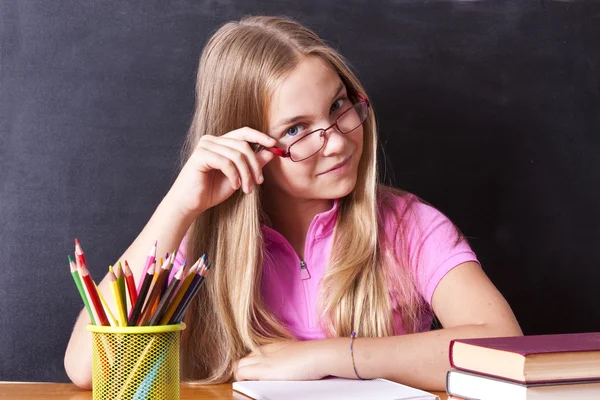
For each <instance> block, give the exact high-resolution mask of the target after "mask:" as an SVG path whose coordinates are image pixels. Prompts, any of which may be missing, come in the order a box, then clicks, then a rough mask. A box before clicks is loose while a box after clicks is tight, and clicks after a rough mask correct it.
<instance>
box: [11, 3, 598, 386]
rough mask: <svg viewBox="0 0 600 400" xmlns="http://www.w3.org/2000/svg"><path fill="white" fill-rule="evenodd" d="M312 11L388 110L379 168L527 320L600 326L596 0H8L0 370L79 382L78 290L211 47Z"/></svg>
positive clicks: (151, 166) (128, 212)
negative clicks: (71, 270)
mask: <svg viewBox="0 0 600 400" xmlns="http://www.w3.org/2000/svg"><path fill="white" fill-rule="evenodd" d="M247 14H270V15H286V16H289V17H293V18H296V19H297V20H299V21H300V22H303V23H305V24H306V25H308V26H309V27H311V28H312V29H314V30H315V31H316V32H317V33H319V34H320V35H321V36H322V37H323V38H324V39H326V40H327V41H328V42H330V43H331V44H332V45H333V46H335V47H336V48H338V49H339V50H341V52H342V53H343V54H344V55H345V56H346V57H347V58H348V59H349V60H350V62H351V63H352V65H353V66H354V67H355V69H356V70H357V71H358V74H359V76H360V77H361V79H362V81H363V83H364V85H365V86H366V88H367V90H368V94H369V96H370V98H371V99H372V102H373V104H374V108H375V110H376V112H377V117H378V122H379V127H380V131H381V139H382V143H383V146H382V147H383V150H384V153H385V155H386V158H387V163H386V166H387V168H386V171H387V173H386V174H385V180H386V182H389V183H392V184H394V185H396V186H398V187H401V188H404V189H406V190H408V191H411V192H413V193H416V194H418V195H419V196H421V197H423V198H424V199H425V200H427V201H428V202H430V203H431V204H433V205H434V206H436V207H437V208H438V209H440V210H441V211H443V212H444V213H445V214H446V215H448V216H449V217H450V218H451V219H452V220H453V221H454V222H455V223H456V224H457V225H458V226H459V227H460V228H461V230H462V231H463V232H464V234H465V235H466V236H467V237H468V238H469V240H470V242H471V245H472V247H473V248H474V250H475V251H476V253H477V255H478V256H479V258H480V260H481V261H482V263H483V266H484V269H485V270H486V272H487V273H488V275H489V276H490V277H491V278H492V280H493V281H494V283H495V284H496V285H497V286H498V287H499V288H500V290H501V291H502V293H503V294H504V295H505V297H506V298H507V299H508V301H509V303H510V304H511V306H512V307H513V309H514V311H515V313H516V315H517V318H518V319H519V321H520V323H521V325H522V327H523V329H524V331H525V333H527V334H538V333H558V332H582V331H600V301H599V300H598V296H597V293H598V289H597V288H598V284H599V283H600V190H599V189H598V183H599V182H600V157H597V156H596V152H597V151H598V149H600V2H592V1H588V2H585V1H527V0H513V1H356V0H343V1H341V0H333V1H280V2H265V1H258V0H252V1H244V2H241V1H240V2H234V1H225V0H223V1H216V0H215V1H192V0H180V1H172V2H163V1H156V0H154V1H126V2H119V1H94V2H79V1H32V0H26V1H1V2H0V135H1V136H0V256H1V260H2V262H1V263H2V265H3V267H2V276H1V277H0V331H1V332H0V333H1V337H2V340H1V341H0V354H1V355H2V357H0V380H20V381H66V380H67V377H66V374H65V373H64V370H63V355H64V349H65V347H66V344H67V341H68V338H69V335H70V330H71V328H72V325H73V323H74V320H75V317H76V315H77V313H78V311H79V309H80V299H79V298H78V293H77V291H76V290H75V288H74V285H73V283H72V281H71V277H70V276H69V275H68V266H67V261H66V260H67V254H69V253H70V252H71V251H72V248H73V238H74V237H78V238H79V240H80V241H81V242H82V244H83V245H84V248H85V250H86V255H87V258H88V261H89V264H90V268H91V271H92V274H96V275H97V276H99V274H100V273H101V272H103V271H105V269H106V267H107V265H108V263H110V262H111V261H112V260H114V259H115V258H117V257H118V256H119V255H120V254H121V253H122V252H123V251H124V250H125V249H126V248H127V246H128V245H129V244H130V243H131V242H132V241H133V239H134V238H135V236H136V235H137V233H138V232H139V231H140V230H141V229H142V227H143V226H144V224H145V222H146V221H147V220H148V218H149V216H150V215H151V213H152V212H153V210H154V208H155V207H156V205H157V204H158V203H159V201H160V200H161V198H162V196H163V195H164V194H165V193H166V191H167V189H168V187H169V186H170V184H171V183H172V181H173V179H174V176H175V174H176V172H177V170H176V165H177V158H178V154H179V148H180V146H181V144H182V142H183V138H184V136H185V133H186V130H187V128H188V125H189V123H190V119H191V113H192V109H193V101H194V97H193V96H194V93H193V88H194V78H195V72H196V68H197V62H198V57H199V54H200V52H201V50H202V48H203V45H204V43H205V42H206V40H207V39H208V37H209V36H210V34H211V33H212V32H213V31H214V30H215V29H216V28H217V27H218V26H219V25H220V24H222V23H223V22H225V21H228V20H231V19H237V18H240V17H242V16H244V15H247Z"/></svg>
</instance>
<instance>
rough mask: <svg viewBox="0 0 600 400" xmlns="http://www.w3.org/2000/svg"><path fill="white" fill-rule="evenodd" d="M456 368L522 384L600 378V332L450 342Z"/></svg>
mask: <svg viewBox="0 0 600 400" xmlns="http://www.w3.org/2000/svg"><path fill="white" fill-rule="evenodd" d="M449 354H450V364H451V365H452V367H453V368H455V369H458V370H462V371H468V372H474V373H477V374H483V375H487V376H492V377H496V378H501V379H506V380H509V381H513V382H518V383H521V384H541V383H558V382H581V381H592V380H600V332H593V333H572V334H561V335H535V336H515V337H500V338H480V339H455V340H453V341H451V342H450V351H449Z"/></svg>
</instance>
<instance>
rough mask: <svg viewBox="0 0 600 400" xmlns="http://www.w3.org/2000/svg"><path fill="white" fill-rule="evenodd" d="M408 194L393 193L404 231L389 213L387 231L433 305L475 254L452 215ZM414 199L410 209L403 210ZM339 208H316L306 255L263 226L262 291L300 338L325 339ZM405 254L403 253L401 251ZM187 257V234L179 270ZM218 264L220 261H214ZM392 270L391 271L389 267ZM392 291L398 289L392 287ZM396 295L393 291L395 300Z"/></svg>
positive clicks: (397, 329) (426, 327) (423, 327)
mask: <svg viewBox="0 0 600 400" xmlns="http://www.w3.org/2000/svg"><path fill="white" fill-rule="evenodd" d="M409 196H412V195H406V196H402V197H397V196H396V197H394V203H395V206H396V207H397V210H398V212H399V213H400V215H403V219H402V229H403V230H404V233H403V235H400V234H399V233H398V232H399V227H398V224H397V223H396V219H395V218H393V216H391V215H390V216H385V217H384V220H385V221H386V223H385V232H386V235H388V237H389V238H390V239H391V240H392V243H394V244H395V249H394V251H395V252H396V255H397V256H398V258H399V259H405V260H407V262H408V267H409V268H410V269H411V271H412V273H413V274H414V277H415V284H416V287H417V290H418V292H419V293H420V294H421V296H422V297H423V299H424V300H425V301H426V302H427V304H429V305H431V300H432V297H433V292H434V291H435V288H436V287H437V285H438V283H439V282H440V281H441V280H442V278H443V277H444V276H445V275H446V274H447V273H448V271H450V270H451V269H452V268H454V267H456V266H458V265H459V264H462V263H465V262H468V261H475V262H478V261H477V257H476V256H475V254H474V253H473V251H472V250H471V248H470V247H469V245H468V243H467V242H466V241H464V240H462V241H460V242H459V243H456V239H457V233H456V230H455V228H454V226H453V224H452V222H450V220H449V219H448V218H446V217H445V216H444V215H443V214H442V213H440V212H439V211H438V210H436V209H435V208H433V207H431V206H428V205H426V204H423V203H421V202H419V201H413V202H407V199H409ZM408 205H410V207H411V208H410V209H409V210H408V211H409V212H406V213H405V212H404V211H405V209H406V207H407V206H408ZM337 214H338V201H334V205H333V207H332V209H331V210H329V211H326V212H323V213H320V214H317V215H316V216H315V217H314V219H313V221H312V222H311V224H310V226H309V229H308V233H307V236H306V244H305V250H304V260H302V261H303V262H302V263H301V260H300V259H299V257H298V255H297V254H296V252H295V251H294V249H293V248H292V246H291V245H290V244H289V242H288V241H287V240H286V239H285V238H284V237H283V236H282V235H281V234H280V233H279V232H277V231H276V230H274V229H272V228H270V227H267V226H265V225H263V226H262V230H263V234H264V239H265V248H266V252H265V261H264V265H263V279H262V284H261V294H262V296H263V299H264V301H265V304H266V305H267V306H268V307H269V308H270V310H271V311H272V312H273V313H274V314H275V315H277V316H278V317H279V318H280V320H281V321H282V322H283V323H285V324H286V325H287V326H288V329H289V330H290V332H291V333H292V334H294V335H295V336H296V337H297V338H298V339H300V340H314V339H324V338H326V337H327V336H326V334H325V332H324V331H323V329H322V328H321V327H320V325H319V321H318V318H319V316H318V310H317V301H318V293H319V290H318V289H319V282H320V281H321V278H322V277H323V273H324V271H325V266H326V262H327V259H328V256H329V254H330V252H331V246H332V243H333V229H334V227H335V222H336V219H337ZM403 254H404V255H405V256H404V258H402V255H403ZM184 259H185V239H184V241H183V242H182V245H181V246H180V248H179V250H178V252H177V258H176V263H175V267H174V268H173V270H172V271H171V276H172V275H174V274H175V272H176V271H177V269H178V268H179V266H180V265H181V263H182V262H183V260H184ZM216 268H219V266H216ZM389 273H393V271H390V272H389ZM390 291H391V293H394V290H393V288H392V290H390ZM396 303H397V299H396V298H395V297H394V295H393V294H392V304H393V305H395V304H396ZM394 317H395V323H394V330H395V333H396V334H402V333H403V332H402V328H401V324H400V315H397V313H396V312H395V315H394ZM431 321H432V316H431V315H424V316H423V321H422V324H421V330H422V331H426V330H429V327H430V325H431Z"/></svg>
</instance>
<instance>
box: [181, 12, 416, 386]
mask: <svg viewBox="0 0 600 400" xmlns="http://www.w3.org/2000/svg"><path fill="white" fill-rule="evenodd" d="M308 56H315V57H320V58H321V59H323V60H324V61H326V62H327V63H329V64H330V65H331V66H332V67H333V68H334V69H335V70H336V71H337V72H338V74H339V76H340V78H341V79H342V81H343V83H344V84H345V85H346V87H347V89H348V92H349V93H350V94H352V93H363V94H364V93H365V90H364V88H363V87H362V85H361V84H360V82H359V81H358V79H357V77H356V76H355V74H354V73H353V72H352V70H351V69H350V68H349V66H348V63H347V62H346V60H345V59H344V58H343V57H342V56H341V55H340V54H339V53H338V52H336V51H335V50H334V49H332V48H331V47H329V46H327V45H326V44H325V43H324V42H323V41H322V40H321V39H320V38H319V37H318V36H317V35H316V34H315V33H314V32H312V31H311V30H309V29H307V28H306V27H304V26H302V25H301V24H299V23H297V22H295V21H293V20H290V19H287V18H279V17H246V18H243V19H242V20H240V21H236V22H229V23H227V24H225V25H223V26H222V27H221V28H220V29H219V30H218V31H217V32H216V33H215V34H214V35H213V36H212V38H211V39H210V40H209V41H208V43H207V44H206V46H205V48H204V51H203V53H202V56H201V58H200V65H199V69H198V75H197V83H196V107H195V112H194V117H193V121H192V124H191V127H190V131H189V135H188V137H187V140H186V144H185V146H184V150H183V154H182V160H183V161H185V160H186V159H187V158H188V157H189V155H190V154H191V152H192V151H193V149H194V148H195V147H196V145H197V143H198V141H199V140H200V138H201V137H202V136H203V135H206V134H210V135H216V136H218V135H223V134H225V133H227V132H229V131H231V130H234V129H237V128H240V127H243V126H249V127H251V128H254V129H257V130H259V131H262V132H266V131H267V118H268V115H267V110H268V100H269V98H270V96H271V94H272V93H273V91H274V90H275V88H276V87H277V85H278V84H279V83H280V82H281V81H282V80H283V79H284V78H285V77H286V75H287V74H289V73H290V72H291V71H292V70H293V69H294V68H295V67H296V66H297V65H298V63H299V62H301V61H302V59H303V58H305V57H308ZM363 129H364V131H363V132H364V135H363V137H364V139H363V140H364V144H363V153H362V156H361V161H360V165H359V169H358V179H357V183H356V186H355V188H354V189H353V190H352V192H351V193H350V194H349V195H348V196H346V197H344V198H342V199H340V202H339V211H338V219H337V222H336V228H335V232H334V244H333V251H332V254H331V255H330V259H329V260H328V265H327V268H326V273H325V275H324V276H323V278H322V280H321V283H320V284H321V289H320V299H319V309H320V311H321V321H322V325H323V328H324V329H325V330H326V332H327V333H328V335H330V336H348V335H350V333H351V331H352V330H356V331H357V333H358V334H359V335H361V336H368V337H377V336H387V335H392V334H394V327H393V312H394V311H397V312H399V313H400V315H401V316H402V327H403V331H404V332H414V331H416V330H417V329H418V325H419V322H420V317H421V313H422V312H423V301H422V298H421V297H420V296H419V295H418V294H417V291H416V288H415V285H414V283H413V282H414V279H413V276H411V274H410V272H409V269H408V268H407V267H406V265H407V264H406V260H403V259H398V257H397V254H394V252H393V251H392V250H393V243H392V241H393V239H390V238H387V237H385V236H386V235H384V234H383V233H384V221H383V215H384V214H386V212H387V211H389V210H393V209H394V206H393V204H392V203H393V201H391V199H392V195H402V194H403V193H401V192H399V191H395V190H394V189H390V188H386V187H383V186H380V185H379V184H378V172H377V135H376V124H375V116H374V113H373V111H372V109H371V110H370V113H369V116H368V118H367V120H366V121H365V123H364V125H363ZM260 199H261V195H260V189H259V190H254V191H253V192H252V194H250V195H245V194H243V193H242V192H241V191H238V192H236V193H234V194H233V195H232V196H231V197H230V198H229V199H228V200H226V201H225V202H223V203H221V204H219V205H217V206H215V207H213V208H211V209H210V210H208V211H206V212H204V213H203V214H202V215H201V216H200V217H199V218H198V219H197V220H196V221H195V222H194V223H193V225H192V227H191V228H190V231H189V232H188V235H187V252H188V254H187V257H188V259H196V258H197V257H199V256H200V255H201V254H202V253H207V254H208V255H210V258H211V259H212V260H213V261H214V265H215V268H214V270H213V271H212V272H211V276H210V278H209V279H207V281H206V284H205V285H204V286H203V288H202V291H201V293H200V294H199V296H197V298H196V300H195V301H194V302H193V304H192V306H191V307H190V310H189V311H188V312H187V315H186V320H185V322H186V323H187V329H186V330H185V331H184V334H183V343H184V347H183V348H184V350H183V351H182V376H183V378H184V379H186V380H199V381H200V382H204V383H219V382H225V381H227V380H229V379H230V378H231V376H232V367H233V363H234V362H235V361H237V360H238V359H240V358H242V357H244V356H245V355H247V354H248V353H249V352H250V351H255V350H257V349H258V348H259V346H261V345H264V344H267V343H271V342H274V341H277V340H281V339H293V337H292V335H291V334H290V332H288V330H287V329H286V327H285V325H284V324H282V323H281V321H279V320H278V319H277V317H276V316H275V315H274V314H273V313H271V312H270V311H269V309H268V308H267V307H266V306H265V304H264V303H263V301H262V298H261V295H260V287H261V285H260V282H261V276H262V265H263V256H264V255H263V252H264V242H263V237H262V233H261V229H260V224H261V221H264V219H263V218H262V215H261V205H260ZM378 204H380V206H378ZM386 210H387V211H386ZM386 215H387V214H386ZM397 217H398V219H400V216H399V215H398V216H397ZM387 265H395V266H398V265H400V267H396V268H394V271H395V272H394V273H390V272H389V270H390V268H383V267H385V266H387ZM398 271H400V272H398ZM392 296H396V297H397V298H399V299H400V300H401V301H399V302H397V305H396V306H394V305H393V301H392Z"/></svg>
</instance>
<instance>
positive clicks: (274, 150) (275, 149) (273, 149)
mask: <svg viewBox="0 0 600 400" xmlns="http://www.w3.org/2000/svg"><path fill="white" fill-rule="evenodd" d="M251 146H252V149H253V150H254V152H255V153H258V152H259V151H261V150H267V151H270V152H271V153H273V154H275V155H276V156H279V157H283V158H287V157H289V156H290V153H289V152H287V151H285V150H283V149H280V148H279V147H265V146H263V145H261V144H258V143H253V144H252V145H251Z"/></svg>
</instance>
